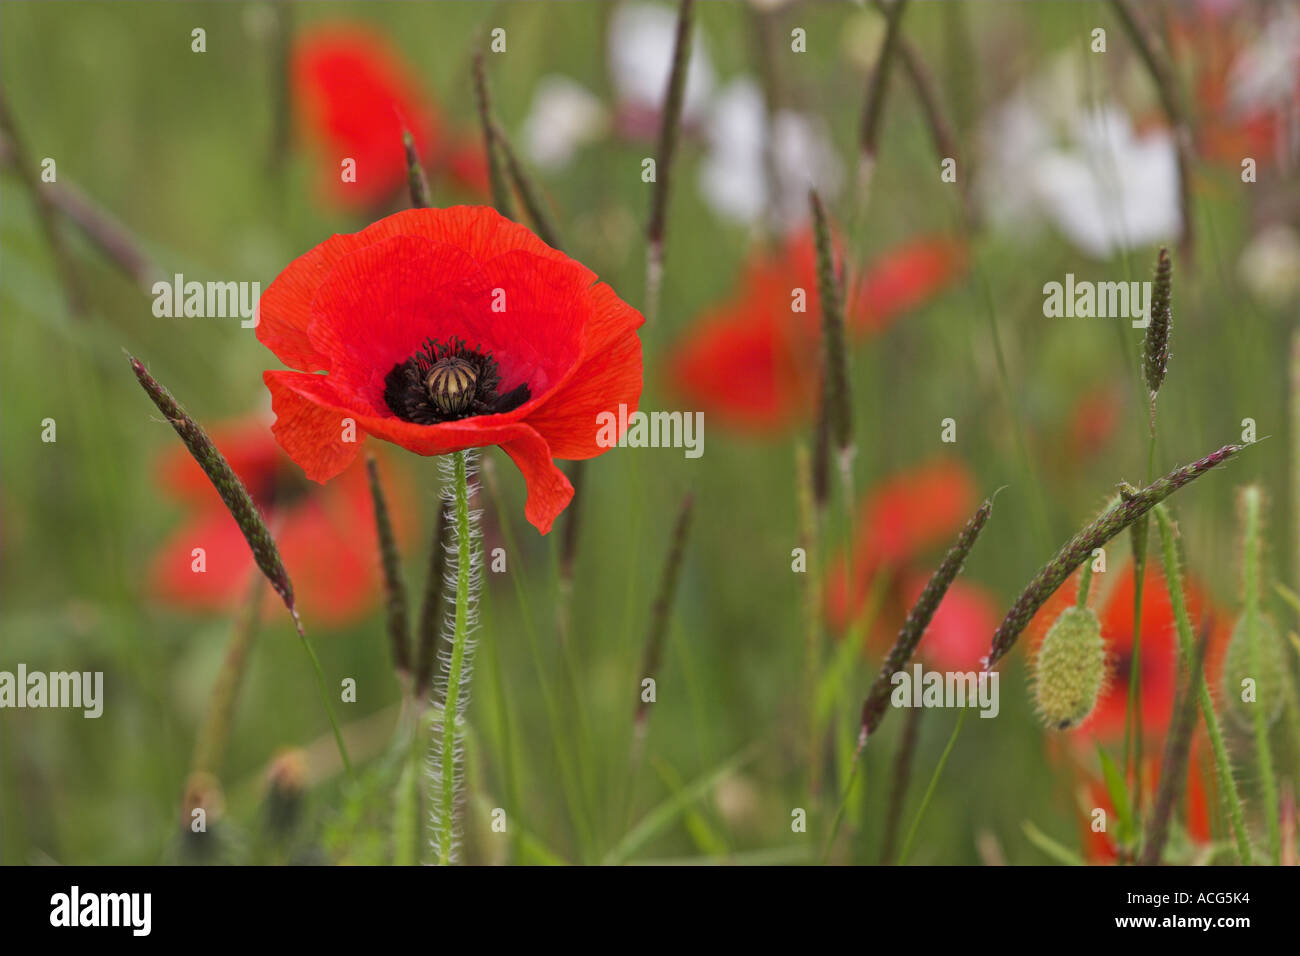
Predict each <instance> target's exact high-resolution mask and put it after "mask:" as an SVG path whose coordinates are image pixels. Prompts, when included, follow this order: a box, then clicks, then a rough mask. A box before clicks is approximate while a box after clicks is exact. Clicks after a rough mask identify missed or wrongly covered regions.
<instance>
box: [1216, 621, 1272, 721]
mask: <svg viewBox="0 0 1300 956" xmlns="http://www.w3.org/2000/svg"><path fill="white" fill-rule="evenodd" d="M1250 664H1251V662H1250V645H1249V644H1248V643H1247V640H1246V615H1245V614H1243V615H1241V617H1239V618H1237V626H1236V627H1234V628H1233V629H1232V637H1231V638H1229V640H1228V650H1227V652H1226V653H1225V654H1224V657H1223V697H1224V700H1225V701H1226V702H1227V711H1228V713H1230V714H1232V715H1233V717H1234V719H1236V720H1238V721H1239V722H1240V724H1241V726H1242V727H1245V728H1249V727H1250V726H1251V722H1252V721H1253V720H1254V719H1255V714H1254V711H1253V710H1252V709H1251V708H1253V707H1263V708H1264V721H1265V723H1268V724H1272V723H1273V722H1274V721H1275V720H1277V718H1278V715H1279V714H1280V713H1281V712H1282V695H1283V694H1284V693H1286V688H1285V687H1284V685H1283V683H1282V681H1283V680H1285V679H1286V658H1285V655H1284V654H1283V653H1282V637H1281V635H1280V634H1279V633H1278V629H1277V624H1276V623H1275V622H1274V621H1273V618H1271V617H1269V616H1268V615H1267V614H1261V615H1260V616H1259V673H1255V670H1254V668H1252V667H1251V666H1250ZM1248 678H1253V683H1252V684H1250V685H1246V684H1245V683H1244V682H1245V681H1246V680H1247V679H1248ZM1248 688H1250V690H1251V691H1252V692H1253V694H1254V698H1253V700H1252V699H1250V697H1251V694H1249V693H1247V689H1248ZM1243 695H1245V696H1246V697H1247V698H1248V699H1247V700H1243V699H1242V696H1243Z"/></svg>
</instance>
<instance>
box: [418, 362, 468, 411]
mask: <svg viewBox="0 0 1300 956" xmlns="http://www.w3.org/2000/svg"><path fill="white" fill-rule="evenodd" d="M477 382H478V372H477V371H476V370H475V369H474V366H473V365H471V364H470V363H469V362H467V361H466V360H465V359H463V358H460V357H459V356H456V355H449V356H447V357H446V358H443V359H439V360H438V361H437V362H435V363H434V365H433V368H431V369H429V374H428V375H426V376H425V378H424V387H425V388H427V389H428V390H429V400H430V401H432V402H433V404H434V407H435V408H437V409H438V411H440V412H441V413H442V414H444V415H447V416H449V417H455V416H459V415H463V414H464V413H465V412H467V411H469V407H470V405H471V404H472V403H473V401H474V393H475V385H476V384H477Z"/></svg>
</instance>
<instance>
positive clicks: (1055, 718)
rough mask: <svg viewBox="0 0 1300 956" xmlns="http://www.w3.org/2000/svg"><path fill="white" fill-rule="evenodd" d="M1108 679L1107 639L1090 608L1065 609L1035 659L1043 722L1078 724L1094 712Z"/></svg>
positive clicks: (1061, 726) (1066, 726) (1058, 726)
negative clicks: (1104, 637) (1102, 634)
mask: <svg viewBox="0 0 1300 956" xmlns="http://www.w3.org/2000/svg"><path fill="white" fill-rule="evenodd" d="M1105 682H1106V642H1105V641H1103V640H1102V637H1101V623H1100V622H1099V621H1098V620H1097V615H1096V614H1094V613H1093V612H1092V611H1091V609H1089V608H1080V607H1070V608H1066V610H1065V611H1064V612H1062V614H1061V616H1060V617H1058V618H1057V619H1056V623H1055V624H1053V625H1052V627H1051V629H1050V630H1049V631H1048V632H1047V636H1046V637H1045V638H1043V643H1042V646H1041V647H1039V649H1038V657H1037V658H1035V660H1034V692H1035V696H1036V697H1037V702H1038V713H1039V715H1040V716H1041V717H1042V718H1043V723H1045V724H1046V725H1047V726H1048V727H1051V728H1053V729H1055V730H1069V729H1070V728H1071V727H1077V726H1078V725H1079V724H1081V723H1083V721H1084V720H1085V719H1086V718H1087V716H1088V715H1089V714H1091V713H1092V709H1093V707H1095V706H1096V705H1097V697H1098V695H1100V694H1101V688H1102V685H1103V684H1104V683H1105Z"/></svg>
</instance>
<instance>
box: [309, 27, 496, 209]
mask: <svg viewBox="0 0 1300 956" xmlns="http://www.w3.org/2000/svg"><path fill="white" fill-rule="evenodd" d="M291 82H292V93H293V101H294V104H295V107H296V109H297V112H298V117H299V123H300V125H301V126H302V128H303V131H304V133H305V135H306V136H307V138H308V139H309V140H311V141H312V142H314V143H315V144H316V145H317V146H318V147H319V148H320V149H321V150H322V152H323V153H324V156H323V163H322V167H321V172H320V179H321V184H322V191H323V192H324V193H325V195H327V196H328V197H330V198H331V200H333V201H335V202H337V203H338V204H340V205H343V206H348V207H351V208H358V209H373V208H376V207H378V206H381V205H383V204H384V203H386V202H387V201H389V200H390V199H392V198H393V197H394V196H395V195H397V194H398V193H399V192H400V191H401V190H402V189H404V188H405V187H406V184H407V167H406V153H405V151H404V149H403V147H402V130H403V129H408V130H410V132H411V136H412V138H413V139H414V140H415V145H416V149H417V150H418V151H419V154H420V156H421V158H422V159H423V161H424V162H425V163H427V164H429V165H430V167H431V168H434V169H445V170H447V171H448V172H449V173H450V174H451V176H452V178H453V179H454V180H455V181H456V182H457V183H458V184H459V185H461V186H463V187H465V188H467V189H469V190H473V191H474V192H475V193H477V194H480V195H481V194H485V193H486V190H487V163H486V160H485V158H484V157H483V151H482V148H481V146H480V147H478V148H476V147H475V145H474V144H473V140H471V139H468V138H462V137H459V136H450V137H449V136H448V135H447V133H446V132H445V131H444V130H443V129H442V123H441V121H440V119H439V116H438V111H437V108H436V107H435V105H434V102H433V100H432V99H430V98H429V97H428V96H426V95H425V94H424V92H423V91H422V89H421V86H420V82H419V79H418V74H417V73H416V71H415V70H414V69H413V68H411V67H410V66H409V65H408V64H407V62H406V61H405V60H404V59H403V58H402V56H401V54H400V53H399V52H398V51H397V50H396V49H395V48H394V47H393V46H392V45H391V44H390V43H389V42H388V41H387V39H385V38H384V37H383V36H382V35H380V34H377V33H375V32H373V31H372V30H370V28H368V27H366V26H363V25H359V24H354V23H327V24H322V25H320V26H315V27H312V28H310V29H307V30H304V31H302V32H301V33H299V34H298V35H297V36H296V37H295V39H294V46H293V54H292V67H291ZM449 139H450V140H451V142H448V140H449ZM345 159H351V160H353V161H354V162H355V164H356V170H355V172H356V177H355V181H353V182H347V181H345V180H344V179H343V176H342V173H343V168H342V165H341V164H342V163H343V161H344V160H345Z"/></svg>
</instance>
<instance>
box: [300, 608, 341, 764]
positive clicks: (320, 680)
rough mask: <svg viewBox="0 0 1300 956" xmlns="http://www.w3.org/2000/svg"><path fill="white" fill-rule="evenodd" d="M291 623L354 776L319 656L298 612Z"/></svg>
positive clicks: (337, 740) (336, 740) (335, 740)
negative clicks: (308, 659)
mask: <svg viewBox="0 0 1300 956" xmlns="http://www.w3.org/2000/svg"><path fill="white" fill-rule="evenodd" d="M292 613H293V623H294V625H295V626H296V627H297V628H298V639H299V640H301V641H302V646H303V648H304V649H305V650H306V651H307V656H308V657H310V658H311V666H312V667H313V668H315V670H316V683H317V685H318V686H319V687H320V698H321V700H322V701H323V702H324V704H325V713H326V714H327V715H329V719H330V729H331V730H333V731H334V743H335V744H336V745H337V746H338V748H339V756H340V757H342V758H343V769H345V770H346V771H347V772H348V776H349V777H352V778H354V779H355V778H356V773H355V772H354V771H353V770H352V761H351V760H349V759H348V748H347V747H346V746H344V744H343V731H341V730H339V722H338V718H337V717H335V716H334V707H333V705H332V704H330V693H329V690H328V689H327V688H326V687H325V671H323V670H322V669H321V666H320V658H319V657H317V656H316V649H315V648H314V647H312V646H311V641H309V640H307V635H306V633H305V632H304V631H303V629H302V620H301V619H300V618H299V617H298V612H297V611H293V612H292Z"/></svg>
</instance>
